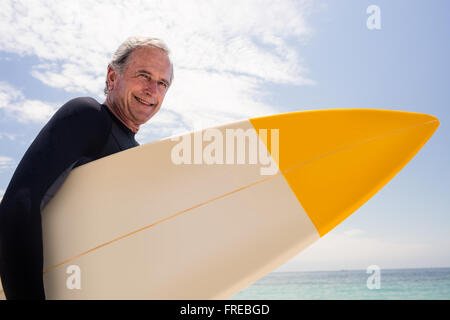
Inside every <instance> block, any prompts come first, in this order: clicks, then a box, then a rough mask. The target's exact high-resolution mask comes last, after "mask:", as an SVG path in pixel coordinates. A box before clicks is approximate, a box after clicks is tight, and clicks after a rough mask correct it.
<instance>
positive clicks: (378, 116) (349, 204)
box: [42, 109, 439, 299]
mask: <svg viewBox="0 0 450 320" xmlns="http://www.w3.org/2000/svg"><path fill="white" fill-rule="evenodd" d="M438 126H439V121H438V119H437V118H435V117H433V116H430V115H426V114H419V113H412V112H404V111H391V110H376V109H332V110H316V111H301V112H292V113H285V114H279V115H273V116H266V117H259V118H252V119H247V120H242V121H239V122H235V123H231V124H227V125H222V126H218V127H214V128H209V129H204V130H199V131H196V132H190V133H186V134H183V135H180V136H176V137H169V138H166V139H163V140H160V141H156V142H151V143H148V144H145V145H141V146H139V147H136V148H133V149H129V150H127V151H123V152H120V153H117V154H114V155H111V156H108V157H106V158H102V159H99V160H97V161H94V162H91V163H88V164H86V165H84V166H81V167H78V168H76V169H74V170H73V171H72V172H71V173H70V175H69V177H68V179H67V180H66V181H65V182H64V184H63V186H62V187H61V188H60V189H59V191H58V192H57V194H56V196H55V197H54V198H53V199H52V200H51V201H50V203H49V204H48V205H47V206H46V207H45V209H44V211H43V213H42V223H43V234H44V257H45V259H44V264H45V265H44V269H45V270H44V282H45V288H46V295H47V298H48V299H227V298H229V297H230V296H232V295H234V294H235V293H237V292H239V291H240V290H242V289H244V288H245V287H247V286H249V285H250V284H252V283H253V282H254V281H256V280H258V279H260V278H261V277H263V276H264V275H266V274H268V273H269V272H271V271H273V270H275V269H276V268H277V267H279V266H281V265H283V264H284V263H286V262H287V261H288V260H289V259H291V258H292V257H294V256H295V255H297V254H298V253H299V252H300V251H301V250H302V249H304V248H306V247H308V246H309V245H310V244H312V243H313V242H315V241H317V240H319V239H320V238H321V237H323V236H324V235H325V234H327V233H328V232H330V231H331V230H332V229H333V228H334V227H335V226H337V225H338V224H339V223H341V222H342V221H343V220H344V219H346V218H347V217H348V216H349V215H350V214H352V213H353V212H355V211H356V210H357V209H358V208H359V207H361V206H362V205H363V204H364V203H365V202H367V201H368V200H369V199H370V198H371V197H372V196H373V195H374V194H375V193H377V192H378V191H379V190H380V189H381V188H382V187H383V186H384V185H386V184H387V183H388V182H389V181H390V180H391V179H392V178H393V177H394V176H395V175H396V174H397V173H398V172H399V171H400V170H401V169H402V168H403V167H404V166H405V165H406V164H407V163H408V162H409V161H410V160H411V159H412V158H413V157H414V155H415V154H416V153H417V152H418V151H419V150H420V149H421V148H422V146H423V145H424V144H425V143H426V142H427V141H428V139H429V138H430V137H431V136H432V135H433V133H434V132H435V130H436V129H437V127H438Z"/></svg>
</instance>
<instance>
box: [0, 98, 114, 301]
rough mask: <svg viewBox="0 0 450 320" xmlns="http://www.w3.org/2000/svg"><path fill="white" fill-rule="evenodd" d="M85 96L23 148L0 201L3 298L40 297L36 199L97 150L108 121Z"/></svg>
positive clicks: (40, 250) (39, 230)
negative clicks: (24, 151) (22, 153)
mask: <svg viewBox="0 0 450 320" xmlns="http://www.w3.org/2000/svg"><path fill="white" fill-rule="evenodd" d="M103 112H104V111H102V110H101V108H99V104H98V103H97V102H96V101H95V100H93V99H90V98H77V99H74V100H71V101H69V102H68V103H66V104H65V105H64V106H62V107H61V108H60V109H59V110H58V111H57V112H56V113H55V115H54V116H53V117H52V118H51V119H50V121H49V122H48V123H47V124H46V125H45V127H44V128H43V129H42V130H41V131H40V133H39V134H38V136H37V137H36V139H35V140H34V141H33V143H32V144H31V146H30V147H29V148H28V150H27V151H26V153H25V155H24V156H23V158H22V160H21V161H20V163H19V165H18V167H17V169H16V171H15V172H14V175H13V177H12V179H11V181H10V183H9V185H8V188H7V190H6V192H5V194H4V197H3V199H2V202H1V204H0V276H1V279H2V285H3V289H4V292H5V295H6V298H7V299H45V291H44V285H43V245H42V225H41V208H40V207H41V202H42V199H43V196H44V195H45V193H46V191H47V190H48V188H49V187H50V186H51V185H52V183H53V182H54V181H55V180H56V179H57V178H58V177H59V176H60V175H61V174H62V173H63V172H64V171H65V170H66V169H67V168H70V166H72V165H73V164H74V163H76V162H77V160H78V159H80V158H82V157H84V156H90V155H91V154H93V153H95V152H96V151H97V152H98V149H99V148H101V147H102V145H103V144H104V143H105V140H106V138H107V135H108V130H110V127H111V123H110V122H108V118H107V117H105V115H104V114H103Z"/></svg>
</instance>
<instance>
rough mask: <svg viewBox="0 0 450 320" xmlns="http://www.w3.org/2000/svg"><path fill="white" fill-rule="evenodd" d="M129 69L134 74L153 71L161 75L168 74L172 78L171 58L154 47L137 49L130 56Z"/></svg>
mask: <svg viewBox="0 0 450 320" xmlns="http://www.w3.org/2000/svg"><path fill="white" fill-rule="evenodd" d="M130 67H131V68H130ZM128 68H130V71H133V72H136V71H138V70H147V71H149V72H151V71H152V70H151V69H153V70H155V71H158V72H161V73H167V74H168V75H169V76H170V72H171V63H170V59H169V56H168V55H167V53H166V52H164V51H163V50H161V49H159V48H153V47H142V48H137V49H135V50H134V51H133V52H132V53H131V54H130V57H129V61H128ZM131 69H132V70H131Z"/></svg>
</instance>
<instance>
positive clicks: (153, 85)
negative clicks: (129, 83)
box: [145, 79, 158, 94]
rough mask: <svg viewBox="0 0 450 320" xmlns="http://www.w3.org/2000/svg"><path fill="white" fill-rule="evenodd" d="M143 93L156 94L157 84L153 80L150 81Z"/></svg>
mask: <svg viewBox="0 0 450 320" xmlns="http://www.w3.org/2000/svg"><path fill="white" fill-rule="evenodd" d="M145 91H146V92H147V93H148V94H158V82H157V81H156V80H153V79H151V80H150V81H147V86H146V88H145Z"/></svg>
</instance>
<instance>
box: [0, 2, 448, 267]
mask: <svg viewBox="0 0 450 320" xmlns="http://www.w3.org/2000/svg"><path fill="white" fill-rule="evenodd" d="M371 5H375V6H377V8H378V9H379V13H380V15H379V17H380V20H379V21H380V28H379V29H369V28H368V25H367V20H368V19H370V17H371V16H372V14H373V13H372V12H369V13H368V12H367V9H368V7H369V6H371ZM449 12H450V2H448V1H445V0H430V1H427V2H425V1H419V0H389V1H388V0H371V1H365V0H359V1H351V0H341V1H334V0H329V1H326V0H316V1H309V0H303V1H287V0H282V1H264V0H259V1H251V0H246V1H230V0H227V1H167V0H166V1H111V0H109V1H100V0H95V1H89V0H81V1H70V2H67V1H54V0H52V1H37V0H36V1H19V0H17V1H9V0H2V10H0V197H1V196H2V194H3V193H4V191H5V190H6V188H7V185H8V183H9V180H10V179H11V177H12V174H13V172H14V170H15V168H16V166H17V164H18V162H19V161H20V159H21V157H22V156H23V154H24V153H25V151H26V149H27V148H28V146H29V145H30V144H31V142H32V141H33V139H34V138H35V136H36V135H37V133H38V132H39V130H40V129H41V128H42V127H43V126H44V125H45V123H46V121H48V119H49V118H50V117H51V115H52V114H53V113H54V112H55V111H56V110H57V109H58V108H59V107H60V106H61V105H63V104H64V103H65V102H67V101H68V100H70V99H72V98H75V97H79V96H91V97H94V98H95V99H97V101H99V102H103V101H104V98H105V96H104V94H103V86H104V82H105V75H106V66H107V63H108V61H109V59H110V58H111V55H112V53H113V52H114V50H115V49H116V48H117V47H118V45H119V44H120V43H121V42H122V41H124V40H125V39H126V38H127V37H128V36H130V35H139V34H142V35H149V36H156V37H159V38H161V39H163V40H164V41H165V42H166V43H167V44H168V46H169V48H170V49H171V59H172V61H173V63H174V68H175V71H174V73H175V79H174V82H173V85H172V86H171V87H170V89H169V92H168V93H167V96H166V98H165V101H164V104H163V107H162V109H161V111H160V112H159V113H158V114H157V115H156V116H155V117H154V118H152V119H151V120H150V121H149V122H148V123H147V124H145V125H144V126H142V127H141V129H140V131H139V133H138V135H137V140H138V141H139V142H140V143H141V144H144V143H147V142H151V141H155V140H159V139H161V138H164V137H167V136H171V135H176V134H181V133H184V132H188V131H191V130H197V129H200V128H207V127H210V126H215V125H220V124H225V123H229V122H233V121H237V120H242V119H247V118H251V117H257V116H262V115H270V114H277V113H283V112H291V111H302V110H316V109H331V108H377V109H391V110H403V111H412V112H421V113H427V114H431V115H434V116H436V117H437V118H438V119H439V120H440V123H441V124H440V127H439V128H438V130H437V131H436V132H435V134H434V135H433V137H432V138H431V139H430V140H429V142H428V143H427V144H426V145H425V146H424V147H423V148H422V149H421V151H420V152H419V153H418V154H417V155H416V157H415V158H414V159H412V161H411V162H410V163H409V164H408V165H407V166H406V167H405V168H404V169H403V170H402V171H401V172H400V173H399V174H398V175H397V176H396V177H395V178H394V179H393V180H392V181H391V182H389V183H388V184H387V185H386V186H385V187H384V188H383V189H382V190H380V191H379V192H378V193H377V194H376V195H375V196H374V197H373V198H372V199H370V200H369V201H368V202H367V203H366V204H364V205H363V206H362V207H361V208H360V209H358V210H357V211H356V212H355V213H354V214H353V215H351V216H350V217H349V218H348V219H347V220H345V221H344V222H343V223H342V224H341V225H339V226H338V227H336V228H335V229H334V230H332V231H331V232H330V233H328V234H327V235H326V236H324V237H323V238H321V239H320V240H319V241H318V242H316V243H314V244H313V245H312V246H310V247H309V248H307V249H305V250H304V251H303V252H301V253H300V254H298V255H297V256H296V257H294V258H293V259H291V260H290V261H289V262H287V263H286V264H285V265H283V266H281V267H280V268H278V269H277V270H276V271H316V270H341V269H366V268H367V267H368V266H370V265H378V266H379V267H380V268H381V269H383V268H386V269H390V268H418V267H419V268H420V267H450V232H449V231H450V200H449V198H450V197H449V196H450V194H449V190H450V182H449V181H450V174H449V170H448V169H447V165H448V164H449V163H450V152H449V138H450V129H449V126H448V123H449V122H450V111H449V110H450V108H449V107H450V106H449V101H450V90H449V89H448V85H449V81H448V75H449V74H450V62H449V61H448V57H450V44H449V34H450V20H449V19H448V13H449Z"/></svg>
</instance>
